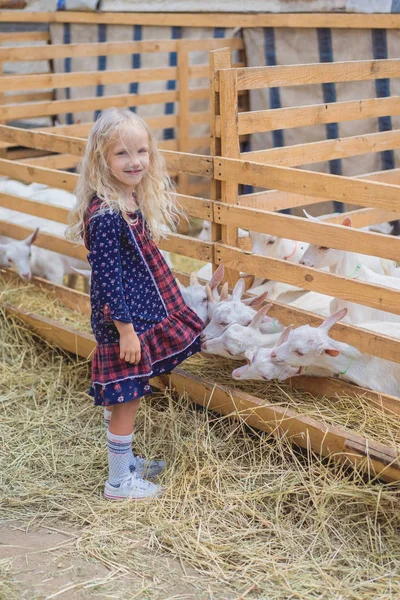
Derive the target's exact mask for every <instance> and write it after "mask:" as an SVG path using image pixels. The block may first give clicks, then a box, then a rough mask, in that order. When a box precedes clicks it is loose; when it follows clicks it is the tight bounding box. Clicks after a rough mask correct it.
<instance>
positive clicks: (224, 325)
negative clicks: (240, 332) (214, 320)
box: [219, 321, 229, 327]
mask: <svg viewBox="0 0 400 600" xmlns="http://www.w3.org/2000/svg"><path fill="white" fill-rule="evenodd" d="M219 324H220V325H221V326H222V327H228V325H229V323H222V321H220V323H219Z"/></svg>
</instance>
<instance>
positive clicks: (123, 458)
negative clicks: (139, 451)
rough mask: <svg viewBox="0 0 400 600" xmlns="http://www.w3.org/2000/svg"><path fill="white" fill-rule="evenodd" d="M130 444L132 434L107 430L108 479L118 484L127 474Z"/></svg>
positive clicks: (113, 483) (128, 472) (112, 483)
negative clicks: (118, 433)
mask: <svg viewBox="0 0 400 600" xmlns="http://www.w3.org/2000/svg"><path fill="white" fill-rule="evenodd" d="M131 445H132V434H129V435H115V434H114V433H111V432H110V431H107V450H108V481H109V483H110V484H111V485H115V486H118V485H119V484H120V483H121V481H123V480H124V479H125V478H126V477H127V476H128V475H129V474H130V469H129V455H130V452H132V450H131Z"/></svg>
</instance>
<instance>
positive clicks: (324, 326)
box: [318, 308, 347, 331]
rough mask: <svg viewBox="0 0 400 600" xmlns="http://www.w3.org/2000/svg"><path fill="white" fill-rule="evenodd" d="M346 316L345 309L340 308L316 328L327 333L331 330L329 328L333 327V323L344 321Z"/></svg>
mask: <svg viewBox="0 0 400 600" xmlns="http://www.w3.org/2000/svg"><path fill="white" fill-rule="evenodd" d="M346 315H347V308H341V309H340V310H338V311H336V312H335V313H333V315H331V316H330V317H328V318H327V319H325V321H324V322H323V323H321V325H320V326H319V327H318V329H325V331H329V330H330V329H331V327H333V326H334V325H335V323H337V322H338V321H340V320H341V319H344V318H345V316H346Z"/></svg>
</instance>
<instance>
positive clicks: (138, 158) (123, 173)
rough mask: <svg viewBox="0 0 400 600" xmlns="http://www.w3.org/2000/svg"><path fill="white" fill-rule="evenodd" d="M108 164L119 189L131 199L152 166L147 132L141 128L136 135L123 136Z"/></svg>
mask: <svg viewBox="0 0 400 600" xmlns="http://www.w3.org/2000/svg"><path fill="white" fill-rule="evenodd" d="M107 162H108V166H109V167H110V171H111V173H112V175H113V177H114V179H115V180H116V181H117V182H118V185H119V187H120V188H121V189H122V190H123V192H124V193H125V195H126V196H127V197H131V196H132V192H133V191H134V189H135V187H136V186H137V185H138V184H139V183H140V182H141V181H142V179H143V177H144V176H145V174H146V173H147V171H148V170H149V166H150V157H149V139H148V134H147V131H146V130H145V129H143V128H141V127H139V128H138V129H137V130H135V132H134V134H132V133H131V134H130V135H125V136H121V138H120V139H118V141H117V142H116V143H115V144H114V145H113V146H112V147H111V148H110V151H109V154H108V160H107Z"/></svg>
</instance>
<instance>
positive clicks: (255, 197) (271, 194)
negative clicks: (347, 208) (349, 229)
mask: <svg viewBox="0 0 400 600" xmlns="http://www.w3.org/2000/svg"><path fill="white" fill-rule="evenodd" d="M399 174H400V170H399V169H389V170H386V171H376V172H374V173H367V174H363V175H357V176H356V177H354V178H352V179H364V180H367V181H383V182H385V183H391V182H393V181H394V182H398V181H399ZM239 202H240V205H241V206H248V207H249V208H259V209H262V210H274V211H276V210H282V209H284V208H294V207H297V206H307V205H309V204H316V203H318V202H321V200H320V199H318V198H317V197H315V196H306V195H304V194H296V193H292V192H282V191H277V190H274V191H273V190H268V191H263V192H255V193H253V194H245V195H243V196H239ZM366 210H379V211H380V212H381V213H382V214H386V215H387V219H385V218H384V219H383V221H385V220H393V219H396V218H397V214H394V216H393V213H391V212H387V211H383V210H382V209H366ZM372 214H373V213H371V215H372ZM389 215H392V216H390V218H389ZM379 222H380V221H374V220H373V221H371V222H365V223H364V224H365V225H369V224H371V223H379ZM362 226H363V225H356V224H355V227H362Z"/></svg>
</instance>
